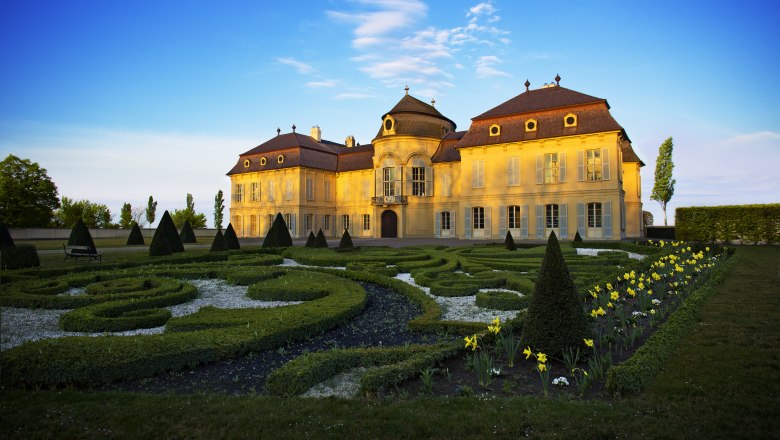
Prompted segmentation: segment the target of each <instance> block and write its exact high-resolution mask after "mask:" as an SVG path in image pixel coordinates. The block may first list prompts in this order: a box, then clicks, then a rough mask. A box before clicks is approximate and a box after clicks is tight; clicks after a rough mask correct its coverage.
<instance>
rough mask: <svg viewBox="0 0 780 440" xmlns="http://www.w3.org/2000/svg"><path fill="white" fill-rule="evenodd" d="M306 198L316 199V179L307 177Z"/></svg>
mask: <svg viewBox="0 0 780 440" xmlns="http://www.w3.org/2000/svg"><path fill="white" fill-rule="evenodd" d="M306 200H314V179H313V178H311V177H307V178H306Z"/></svg>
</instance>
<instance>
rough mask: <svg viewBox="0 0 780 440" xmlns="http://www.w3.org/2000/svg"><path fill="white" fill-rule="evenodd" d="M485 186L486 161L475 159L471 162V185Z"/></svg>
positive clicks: (474, 186)
mask: <svg viewBox="0 0 780 440" xmlns="http://www.w3.org/2000/svg"><path fill="white" fill-rule="evenodd" d="M484 186H485V162H483V161H481V160H475V161H474V163H472V164H471V187H472V188H484Z"/></svg>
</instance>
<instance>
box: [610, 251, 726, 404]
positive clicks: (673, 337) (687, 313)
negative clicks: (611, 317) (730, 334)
mask: <svg viewBox="0 0 780 440" xmlns="http://www.w3.org/2000/svg"><path fill="white" fill-rule="evenodd" d="M739 259H740V255H739V254H737V255H736V256H735V257H732V258H730V259H728V260H726V261H725V262H723V263H721V264H720V265H719V267H717V268H716V269H715V270H714V271H713V272H712V273H711V275H710V277H709V279H708V280H707V281H706V282H704V284H703V285H701V286H700V287H699V288H698V289H696V290H695V291H694V292H693V293H691V295H690V296H688V298H687V299H685V301H684V302H683V304H682V305H681V306H680V308H679V309H677V310H676V311H675V312H674V313H672V314H671V315H670V316H669V319H668V320H667V321H666V322H665V323H664V324H663V325H662V326H661V327H660V328H659V329H658V330H657V331H656V332H655V333H653V335H652V336H650V338H649V339H648V340H647V342H645V343H644V345H642V346H641V347H640V348H639V349H638V350H637V351H636V352H635V353H634V354H633V356H631V357H630V358H629V359H628V360H626V361H625V362H623V363H622V364H620V365H614V366H612V367H610V368H609V369H608V370H607V383H606V386H607V389H609V390H610V391H611V392H613V393H616V394H621V395H630V394H636V393H638V392H640V391H642V390H643V389H644V388H645V387H646V386H647V385H648V384H649V383H650V382H651V381H652V380H653V377H655V375H656V373H657V372H658V371H659V370H660V369H661V367H662V366H663V364H664V362H665V361H666V359H667V358H668V357H669V356H670V355H671V354H672V352H673V351H674V349H675V347H676V346H677V344H678V342H679V341H680V339H682V338H683V337H684V336H685V334H686V333H687V332H688V331H689V330H690V328H691V327H692V326H693V325H694V324H695V323H696V322H697V320H698V313H699V311H700V310H701V308H702V307H703V306H704V304H705V303H706V301H707V300H708V299H709V297H711V296H712V295H713V294H714V293H715V291H716V289H717V287H718V285H719V284H720V283H721V282H722V281H723V280H724V279H725V278H726V276H727V275H728V274H729V272H730V271H731V269H732V268H733V267H734V265H735V264H737V263H738V261H739Z"/></svg>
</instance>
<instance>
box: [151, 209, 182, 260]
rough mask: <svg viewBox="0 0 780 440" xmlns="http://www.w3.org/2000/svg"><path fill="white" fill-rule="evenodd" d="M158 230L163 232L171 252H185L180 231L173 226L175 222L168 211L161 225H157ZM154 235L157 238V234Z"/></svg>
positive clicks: (161, 219)
mask: <svg viewBox="0 0 780 440" xmlns="http://www.w3.org/2000/svg"><path fill="white" fill-rule="evenodd" d="M157 229H158V230H162V234H163V236H164V237H165V240H166V241H167V242H168V246H169V247H170V249H171V252H184V244H182V242H181V237H179V230H178V229H177V228H176V225H174V224H173V220H172V219H171V215H170V214H169V213H168V211H165V212H164V213H163V216H162V218H160V224H158V225H157ZM154 235H155V236H156V235H157V233H156V232H155V234H154ZM152 243H154V239H152Z"/></svg>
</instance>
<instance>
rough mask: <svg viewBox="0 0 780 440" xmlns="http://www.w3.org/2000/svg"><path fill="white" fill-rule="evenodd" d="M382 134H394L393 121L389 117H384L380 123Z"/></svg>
mask: <svg viewBox="0 0 780 440" xmlns="http://www.w3.org/2000/svg"><path fill="white" fill-rule="evenodd" d="M382 134H384V135H387V134H395V119H393V117H392V116H390V115H387V116H385V120H384V121H383V122H382Z"/></svg>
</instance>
